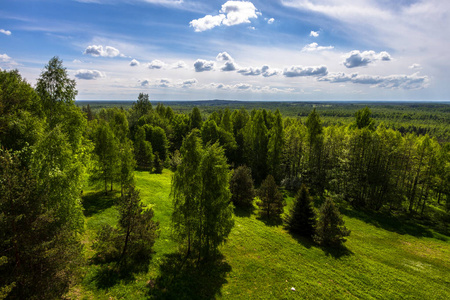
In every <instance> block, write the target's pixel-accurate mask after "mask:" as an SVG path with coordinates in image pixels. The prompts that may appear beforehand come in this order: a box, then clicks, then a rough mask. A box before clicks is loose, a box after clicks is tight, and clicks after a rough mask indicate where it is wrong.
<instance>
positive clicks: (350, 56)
mask: <svg viewBox="0 0 450 300" xmlns="http://www.w3.org/2000/svg"><path fill="white" fill-rule="evenodd" d="M344 58H345V61H344V66H346V67H347V68H356V67H364V66H367V65H368V64H370V63H373V62H375V61H378V60H381V61H390V60H391V59H392V58H391V55H390V54H389V53H387V52H386V51H381V52H380V53H376V52H375V51H373V50H370V51H363V52H360V51H359V50H353V51H351V52H349V53H347V54H346V55H345V56H344Z"/></svg>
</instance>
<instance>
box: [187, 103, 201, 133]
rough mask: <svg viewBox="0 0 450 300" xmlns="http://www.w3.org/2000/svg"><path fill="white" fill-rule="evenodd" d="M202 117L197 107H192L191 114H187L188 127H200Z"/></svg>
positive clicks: (191, 128)
mask: <svg viewBox="0 0 450 300" xmlns="http://www.w3.org/2000/svg"><path fill="white" fill-rule="evenodd" d="M202 124H203V119H202V115H201V113H200V110H199V109H198V107H194V108H193V109H192V112H191V114H190V115H189V129H190V130H193V129H195V128H196V129H200V128H202Z"/></svg>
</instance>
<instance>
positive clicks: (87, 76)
mask: <svg viewBox="0 0 450 300" xmlns="http://www.w3.org/2000/svg"><path fill="white" fill-rule="evenodd" d="M75 77H76V78H78V79H84V80H95V79H99V78H104V77H105V74H104V73H102V72H100V71H97V70H85V69H81V70H78V71H77V72H76V73H75Z"/></svg>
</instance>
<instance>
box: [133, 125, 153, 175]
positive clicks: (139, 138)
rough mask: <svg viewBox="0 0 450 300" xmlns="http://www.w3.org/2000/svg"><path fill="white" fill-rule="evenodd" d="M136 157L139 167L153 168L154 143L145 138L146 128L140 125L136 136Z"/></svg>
mask: <svg viewBox="0 0 450 300" xmlns="http://www.w3.org/2000/svg"><path fill="white" fill-rule="evenodd" d="M134 157H135V158H136V163H137V165H138V166H139V167H141V168H145V169H150V170H151V169H152V167H153V160H154V156H153V148H152V144H151V143H150V142H149V141H147V140H146V139H145V130H144V128H142V127H141V126H139V127H138V128H137V130H136V134H135V136H134Z"/></svg>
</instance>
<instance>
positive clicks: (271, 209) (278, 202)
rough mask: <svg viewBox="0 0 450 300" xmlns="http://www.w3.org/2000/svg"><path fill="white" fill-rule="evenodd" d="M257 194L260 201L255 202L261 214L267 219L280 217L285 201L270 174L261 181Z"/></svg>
mask: <svg viewBox="0 0 450 300" xmlns="http://www.w3.org/2000/svg"><path fill="white" fill-rule="evenodd" d="M257 194H258V197H259V199H260V201H258V202H257V203H256V204H258V206H259V208H260V214H261V216H263V217H266V218H267V219H277V218H280V216H281V214H282V213H283V211H284V206H285V205H286V201H284V199H283V195H282V194H281V193H280V191H279V190H278V186H277V184H276V182H275V179H274V178H273V176H272V175H268V176H267V178H266V179H265V180H264V181H263V182H262V183H261V186H260V188H259V190H258V193H257Z"/></svg>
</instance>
